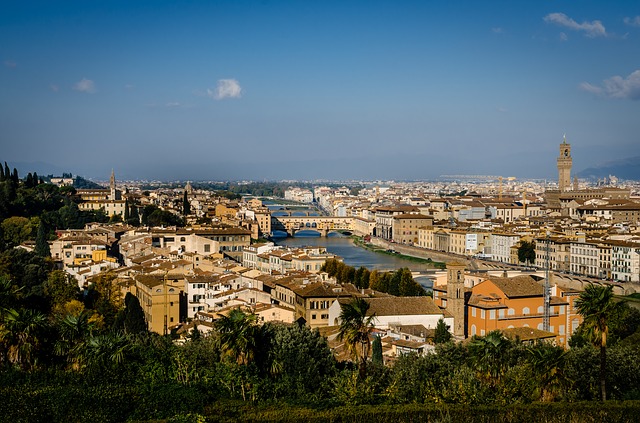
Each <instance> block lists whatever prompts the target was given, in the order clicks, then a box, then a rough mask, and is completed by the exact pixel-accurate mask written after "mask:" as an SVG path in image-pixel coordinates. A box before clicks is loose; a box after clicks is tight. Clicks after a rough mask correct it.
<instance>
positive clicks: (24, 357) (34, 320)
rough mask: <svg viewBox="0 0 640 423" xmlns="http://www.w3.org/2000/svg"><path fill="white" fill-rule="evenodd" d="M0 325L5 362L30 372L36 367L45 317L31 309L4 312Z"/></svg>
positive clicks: (45, 322)
mask: <svg viewBox="0 0 640 423" xmlns="http://www.w3.org/2000/svg"><path fill="white" fill-rule="evenodd" d="M3 320H4V321H3V323H2V325H0V344H2V346H3V349H4V350H5V352H6V357H7V360H8V361H9V362H10V363H12V364H16V365H18V366H20V368H22V369H23V370H30V369H33V368H34V367H36V366H37V364H38V359H37V353H38V349H39V348H40V344H41V337H42V335H43V332H44V329H45V328H46V326H47V317H46V316H45V315H44V314H42V313H40V312H38V311H34V310H31V309H26V308H21V309H19V310H13V309H9V310H6V312H5V315H4V319H3Z"/></svg>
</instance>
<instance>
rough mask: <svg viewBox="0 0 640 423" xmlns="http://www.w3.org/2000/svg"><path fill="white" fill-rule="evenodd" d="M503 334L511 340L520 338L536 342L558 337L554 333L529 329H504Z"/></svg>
mask: <svg viewBox="0 0 640 423" xmlns="http://www.w3.org/2000/svg"><path fill="white" fill-rule="evenodd" d="M501 332H502V334H503V335H504V336H506V337H507V338H509V339H516V338H518V339H520V340H521V341H536V340H539V339H550V338H555V337H556V334H555V333H553V332H547V331H544V330H540V329H536V328H529V327H520V328H509V329H502V330H501Z"/></svg>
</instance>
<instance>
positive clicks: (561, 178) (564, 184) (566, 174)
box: [558, 136, 573, 192]
mask: <svg viewBox="0 0 640 423" xmlns="http://www.w3.org/2000/svg"><path fill="white" fill-rule="evenodd" d="M572 165H573V159H572V158H571V144H568V143H567V137H566V136H565V137H564V138H563V139H562V144H560V156H559V157H558V189H559V190H560V192H564V191H568V190H569V189H570V188H571V166H572Z"/></svg>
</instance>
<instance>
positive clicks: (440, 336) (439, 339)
mask: <svg viewBox="0 0 640 423" xmlns="http://www.w3.org/2000/svg"><path fill="white" fill-rule="evenodd" d="M451 338H452V335H451V332H449V325H447V324H446V323H445V322H444V319H443V318H442V317H441V318H440V320H438V324H437V325H436V333H435V335H434V338H433V342H435V343H436V344H443V343H445V342H449V341H450V340H451Z"/></svg>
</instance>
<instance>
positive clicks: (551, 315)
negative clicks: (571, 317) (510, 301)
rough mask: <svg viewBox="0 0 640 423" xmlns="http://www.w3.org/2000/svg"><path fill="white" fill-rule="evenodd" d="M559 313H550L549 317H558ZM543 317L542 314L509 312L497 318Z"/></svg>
mask: <svg viewBox="0 0 640 423" xmlns="http://www.w3.org/2000/svg"><path fill="white" fill-rule="evenodd" d="M559 315H560V314H559V313H558V312H554V313H550V314H549V317H558V316H559ZM542 318H544V314H539V313H535V314H511V315H508V316H503V317H498V320H522V319H542Z"/></svg>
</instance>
